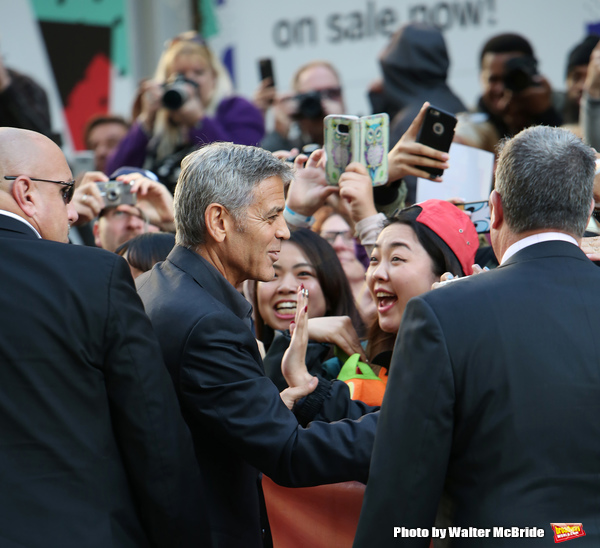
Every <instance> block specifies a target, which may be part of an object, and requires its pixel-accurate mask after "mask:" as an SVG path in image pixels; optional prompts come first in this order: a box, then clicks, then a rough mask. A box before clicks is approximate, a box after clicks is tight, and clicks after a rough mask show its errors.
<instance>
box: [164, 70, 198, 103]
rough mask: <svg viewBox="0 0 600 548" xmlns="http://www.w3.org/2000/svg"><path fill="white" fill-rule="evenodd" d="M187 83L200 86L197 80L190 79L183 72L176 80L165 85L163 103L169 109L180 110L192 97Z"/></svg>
mask: <svg viewBox="0 0 600 548" xmlns="http://www.w3.org/2000/svg"><path fill="white" fill-rule="evenodd" d="M186 84H191V85H192V86H194V87H196V88H197V87H198V84H196V82H193V81H192V80H188V79H187V78H186V77H185V76H183V75H182V74H178V75H177V77H176V78H175V80H173V81H172V82H169V83H167V84H165V85H164V86H163V88H164V91H163V95H162V104H163V106H164V107H165V108H168V109H169V110H178V109H180V108H181V106H182V105H183V104H184V103H185V102H186V101H187V100H188V99H189V98H190V92H189V88H188V86H186Z"/></svg>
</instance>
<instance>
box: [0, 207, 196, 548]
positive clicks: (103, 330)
mask: <svg viewBox="0 0 600 548" xmlns="http://www.w3.org/2000/svg"><path fill="white" fill-rule="evenodd" d="M0 257H1V260H0V280H1V286H2V289H1V291H0V432H1V433H2V434H1V436H0V444H1V448H0V546H2V547H24V546H27V547H28V548H32V547H44V548H46V547H61V548H68V547H73V548H82V547H84V548H85V547H90V548H91V547H97V548H108V547H119V548H121V547H123V548H125V547H134V546H135V547H145V546H164V547H168V548H171V547H173V546H183V545H185V546H197V545H198V544H199V543H200V542H201V541H202V537H201V535H200V534H199V533H201V531H198V530H197V525H198V523H199V522H201V520H202V516H203V511H204V508H203V507H201V505H200V501H199V474H198V472H197V466H196V463H195V460H194V454H193V446H192V443H191V439H190V436H189V432H188V431H187V428H186V426H185V423H184V422H183V420H182V418H181V415H180V411H179V407H178V404H177V400H176V397H175V394H174V391H173V389H172V386H171V382H170V379H169V376H168V373H167V371H166V368H165V367H164V364H163V363H162V361H161V360H160V349H159V348H158V345H157V342H156V339H155V337H154V334H153V332H152V327H151V324H150V322H149V321H148V318H147V317H146V316H145V314H144V311H143V308H142V305H141V303H140V300H139V298H138V297H137V295H136V292H135V288H134V285H133V281H132V279H131V275H130V273H129V269H128V266H127V263H126V262H125V261H124V260H123V259H122V258H121V257H118V256H117V255H115V254H113V253H108V252H106V251H103V250H100V249H91V248H84V247H80V246H73V245H67V244H62V243H57V242H52V241H46V240H40V239H39V238H37V237H36V235H35V234H34V232H33V231H32V230H31V229H30V228H29V227H28V226H27V225H25V224H23V223H22V222H20V221H18V220H15V219H12V218H9V217H7V216H5V215H0Z"/></svg>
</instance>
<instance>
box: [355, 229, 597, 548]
mask: <svg viewBox="0 0 600 548" xmlns="http://www.w3.org/2000/svg"><path fill="white" fill-rule="evenodd" d="M599 417H600V272H599V271H598V268H597V267H596V266H595V265H594V264H592V263H591V262H590V261H589V260H588V259H587V258H586V257H585V255H584V254H583V253H582V252H581V250H579V249H578V248H577V247H576V246H574V245H572V244H570V243H566V242H558V241H553V242H545V243H539V244H536V245H533V246H530V247H527V248H525V249H523V250H521V251H519V252H518V253H516V254H515V255H514V256H513V257H511V258H510V259H509V260H508V261H507V262H506V264H504V265H503V266H501V267H499V268H497V269H495V270H493V271H491V272H489V273H486V274H483V275H480V276H475V277H473V278H471V279H466V280H464V281H461V280H459V281H457V282H455V283H452V284H449V285H448V286H446V287H443V288H441V289H436V290H435V291H432V292H429V293H427V294H425V295H423V296H421V297H418V298H415V299H412V300H411V301H410V302H409V304H408V306H407V309H406V311H405V315H404V318H403V320H402V326H401V329H400V333H399V337H398V339H397V343H396V348H395V350H394V358H393V363H392V369H391V373H390V377H389V381H388V385H387V390H386V395H385V398H384V401H383V405H382V410H381V418H380V423H379V426H378V430H377V437H376V443H375V448H374V452H373V461H372V465H371V472H370V476H369V485H368V486H367V491H366V497H365V502H364V504H363V509H362V513H361V519H360V523H359V527H358V532H357V535H356V540H355V544H354V545H355V546H356V547H367V546H369V547H370V546H377V547H378V548H379V547H385V546H393V547H394V548H396V547H398V546H411V547H412V546H422V547H427V546H429V540H428V539H427V538H422V539H417V538H405V539H401V538H400V537H398V538H394V536H393V527H406V528H419V527H421V528H427V529H431V527H432V525H433V523H434V518H435V515H436V509H437V507H438V502H439V500H440V495H441V493H442V490H443V489H444V488H445V493H446V494H447V496H448V497H449V498H450V500H451V502H452V503H453V505H454V510H453V512H452V514H453V518H452V519H453V522H454V525H456V526H460V527H478V528H490V529H491V528H493V527H494V526H496V527H520V528H524V527H538V528H542V529H543V531H544V537H543V538H539V539H537V538H536V539H533V538H519V539H515V538H502V537H497V538H494V537H493V536H492V535H493V529H492V531H491V532H490V537H489V538H483V539H482V538H479V539H471V540H469V539H455V542H454V543H453V544H452V546H485V547H486V548H487V547H488V546H493V547H496V546H502V547H505V546H506V547H513V546H529V545H535V546H554V542H553V536H552V535H553V533H552V530H551V528H550V524H551V523H556V522H567V523H569V522H575V523H582V524H583V529H584V530H585V532H586V534H587V536H586V537H584V538H581V539H577V540H576V542H577V544H578V546H579V545H580V546H599V545H600V498H599V497H600V495H599V493H600V421H599V420H598V419H599Z"/></svg>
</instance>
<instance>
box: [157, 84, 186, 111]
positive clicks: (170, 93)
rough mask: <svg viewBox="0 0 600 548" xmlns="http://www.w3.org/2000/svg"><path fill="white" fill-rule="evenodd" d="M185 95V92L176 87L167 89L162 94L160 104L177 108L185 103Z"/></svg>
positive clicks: (173, 108) (171, 108)
mask: <svg viewBox="0 0 600 548" xmlns="http://www.w3.org/2000/svg"><path fill="white" fill-rule="evenodd" d="M186 99H187V97H186V95H185V92H184V91H183V90H181V89H178V88H176V87H172V88H170V89H167V90H166V91H165V92H164V93H163V96H162V104H163V105H164V106H165V107H166V108H168V109H169V110H177V109H178V108H181V105H183V103H185V101H186Z"/></svg>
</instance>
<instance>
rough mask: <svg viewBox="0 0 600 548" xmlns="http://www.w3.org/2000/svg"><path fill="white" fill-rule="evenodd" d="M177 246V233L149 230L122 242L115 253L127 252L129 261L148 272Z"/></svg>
mask: <svg viewBox="0 0 600 548" xmlns="http://www.w3.org/2000/svg"><path fill="white" fill-rule="evenodd" d="M174 246H175V234H172V233H170V232H147V233H145V234H139V235H138V236H135V237H134V238H132V239H131V240H127V241H126V242H125V243H122V244H121V245H120V246H119V247H117V249H116V250H115V253H116V254H117V255H121V257H123V256H124V255H125V253H127V262H128V263H129V264H130V265H131V266H133V267H134V268H137V269H138V270H141V271H142V272H147V271H148V270H151V269H152V267H153V266H154V265H155V264H156V263H158V262H160V261H164V260H165V259H166V258H167V255H168V254H169V253H170V252H171V249H173V247H174Z"/></svg>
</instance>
